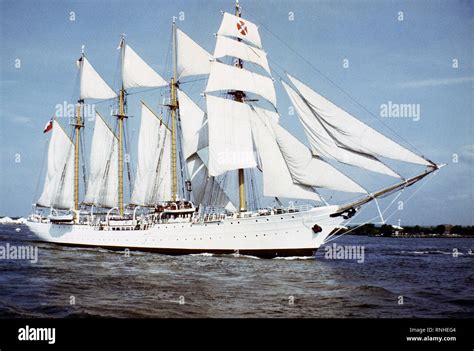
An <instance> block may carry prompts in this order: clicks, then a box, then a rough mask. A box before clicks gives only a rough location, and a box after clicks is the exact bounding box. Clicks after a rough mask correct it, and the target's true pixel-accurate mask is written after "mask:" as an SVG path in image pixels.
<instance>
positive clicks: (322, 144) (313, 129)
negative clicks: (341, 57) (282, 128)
mask: <svg viewBox="0 0 474 351" xmlns="http://www.w3.org/2000/svg"><path fill="white" fill-rule="evenodd" d="M282 84H283V87H284V88H285V90H286V92H287V94H288V96H289V97H290V100H291V102H292V104H293V106H294V108H295V109H296V112H297V114H298V117H299V120H300V121H301V124H302V125H303V128H304V131H305V134H306V136H307V138H308V140H309V142H310V145H311V148H312V151H313V153H314V154H315V155H318V156H324V157H328V158H331V159H334V160H337V161H339V162H342V163H345V164H348V165H352V166H356V167H359V168H364V169H367V170H369V171H372V172H377V173H381V174H385V175H388V176H392V177H397V178H400V176H399V175H398V174H397V173H395V172H394V171H393V170H392V169H390V168H389V167H388V166H386V165H385V164H383V163H382V162H380V161H379V160H378V159H377V158H376V157H374V156H372V155H368V154H363V153H360V152H356V151H353V150H350V149H347V148H341V147H339V146H338V145H337V143H336V141H334V139H333V138H332V137H331V136H330V135H329V134H328V132H327V131H326V129H325V128H324V126H323V125H322V124H321V122H320V121H319V119H318V118H317V116H315V115H314V113H313V111H312V109H311V108H310V107H309V106H308V105H307V103H306V101H305V100H304V99H303V98H302V97H301V96H300V95H299V94H298V93H297V92H296V91H295V90H294V89H293V88H291V87H290V86H289V85H287V84H286V83H285V82H283V81H282Z"/></svg>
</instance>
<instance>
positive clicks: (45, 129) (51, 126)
mask: <svg viewBox="0 0 474 351" xmlns="http://www.w3.org/2000/svg"><path fill="white" fill-rule="evenodd" d="M51 129H53V119H52V118H51V119H50V120H49V122H48V123H46V125H45V126H44V129H43V133H47V132H49V131H50V130H51Z"/></svg>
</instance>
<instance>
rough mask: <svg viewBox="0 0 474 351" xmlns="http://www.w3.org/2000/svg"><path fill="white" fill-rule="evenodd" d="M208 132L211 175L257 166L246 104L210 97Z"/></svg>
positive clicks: (249, 111) (208, 102) (208, 98)
mask: <svg viewBox="0 0 474 351" xmlns="http://www.w3.org/2000/svg"><path fill="white" fill-rule="evenodd" d="M206 99H207V118H208V129H209V174H210V175H211V176H218V175H220V174H222V173H225V172H227V171H231V170H235V169H239V168H252V167H255V166H256V165H257V162H256V159H255V154H254V146H253V140H252V131H251V127H250V119H251V115H252V110H251V109H250V107H249V106H248V105H247V104H245V103H240V102H235V101H233V100H228V99H223V98H219V97H215V96H211V95H207V97H206Z"/></svg>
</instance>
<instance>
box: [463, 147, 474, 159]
mask: <svg viewBox="0 0 474 351" xmlns="http://www.w3.org/2000/svg"><path fill="white" fill-rule="evenodd" d="M461 158H462V159H465V160H468V161H474V144H466V145H464V146H463V147H462V148H461Z"/></svg>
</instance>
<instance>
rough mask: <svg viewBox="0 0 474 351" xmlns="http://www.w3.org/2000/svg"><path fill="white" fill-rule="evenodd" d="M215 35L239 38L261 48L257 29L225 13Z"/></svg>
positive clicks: (252, 24) (249, 23)
mask: <svg viewBox="0 0 474 351" xmlns="http://www.w3.org/2000/svg"><path fill="white" fill-rule="evenodd" d="M217 34H219V35H226V36H230V37H235V38H239V39H242V40H245V41H246V42H248V43H250V44H252V45H255V46H256V47H258V48H260V49H261V48H262V41H261V40H260V34H259V33H258V27H257V26H256V25H255V24H254V23H252V22H250V21H247V20H246V19H243V18H242V17H237V16H234V15H231V14H230V13H227V12H225V13H224V17H223V18H222V22H221V26H220V27H219V31H218V32H217Z"/></svg>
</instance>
